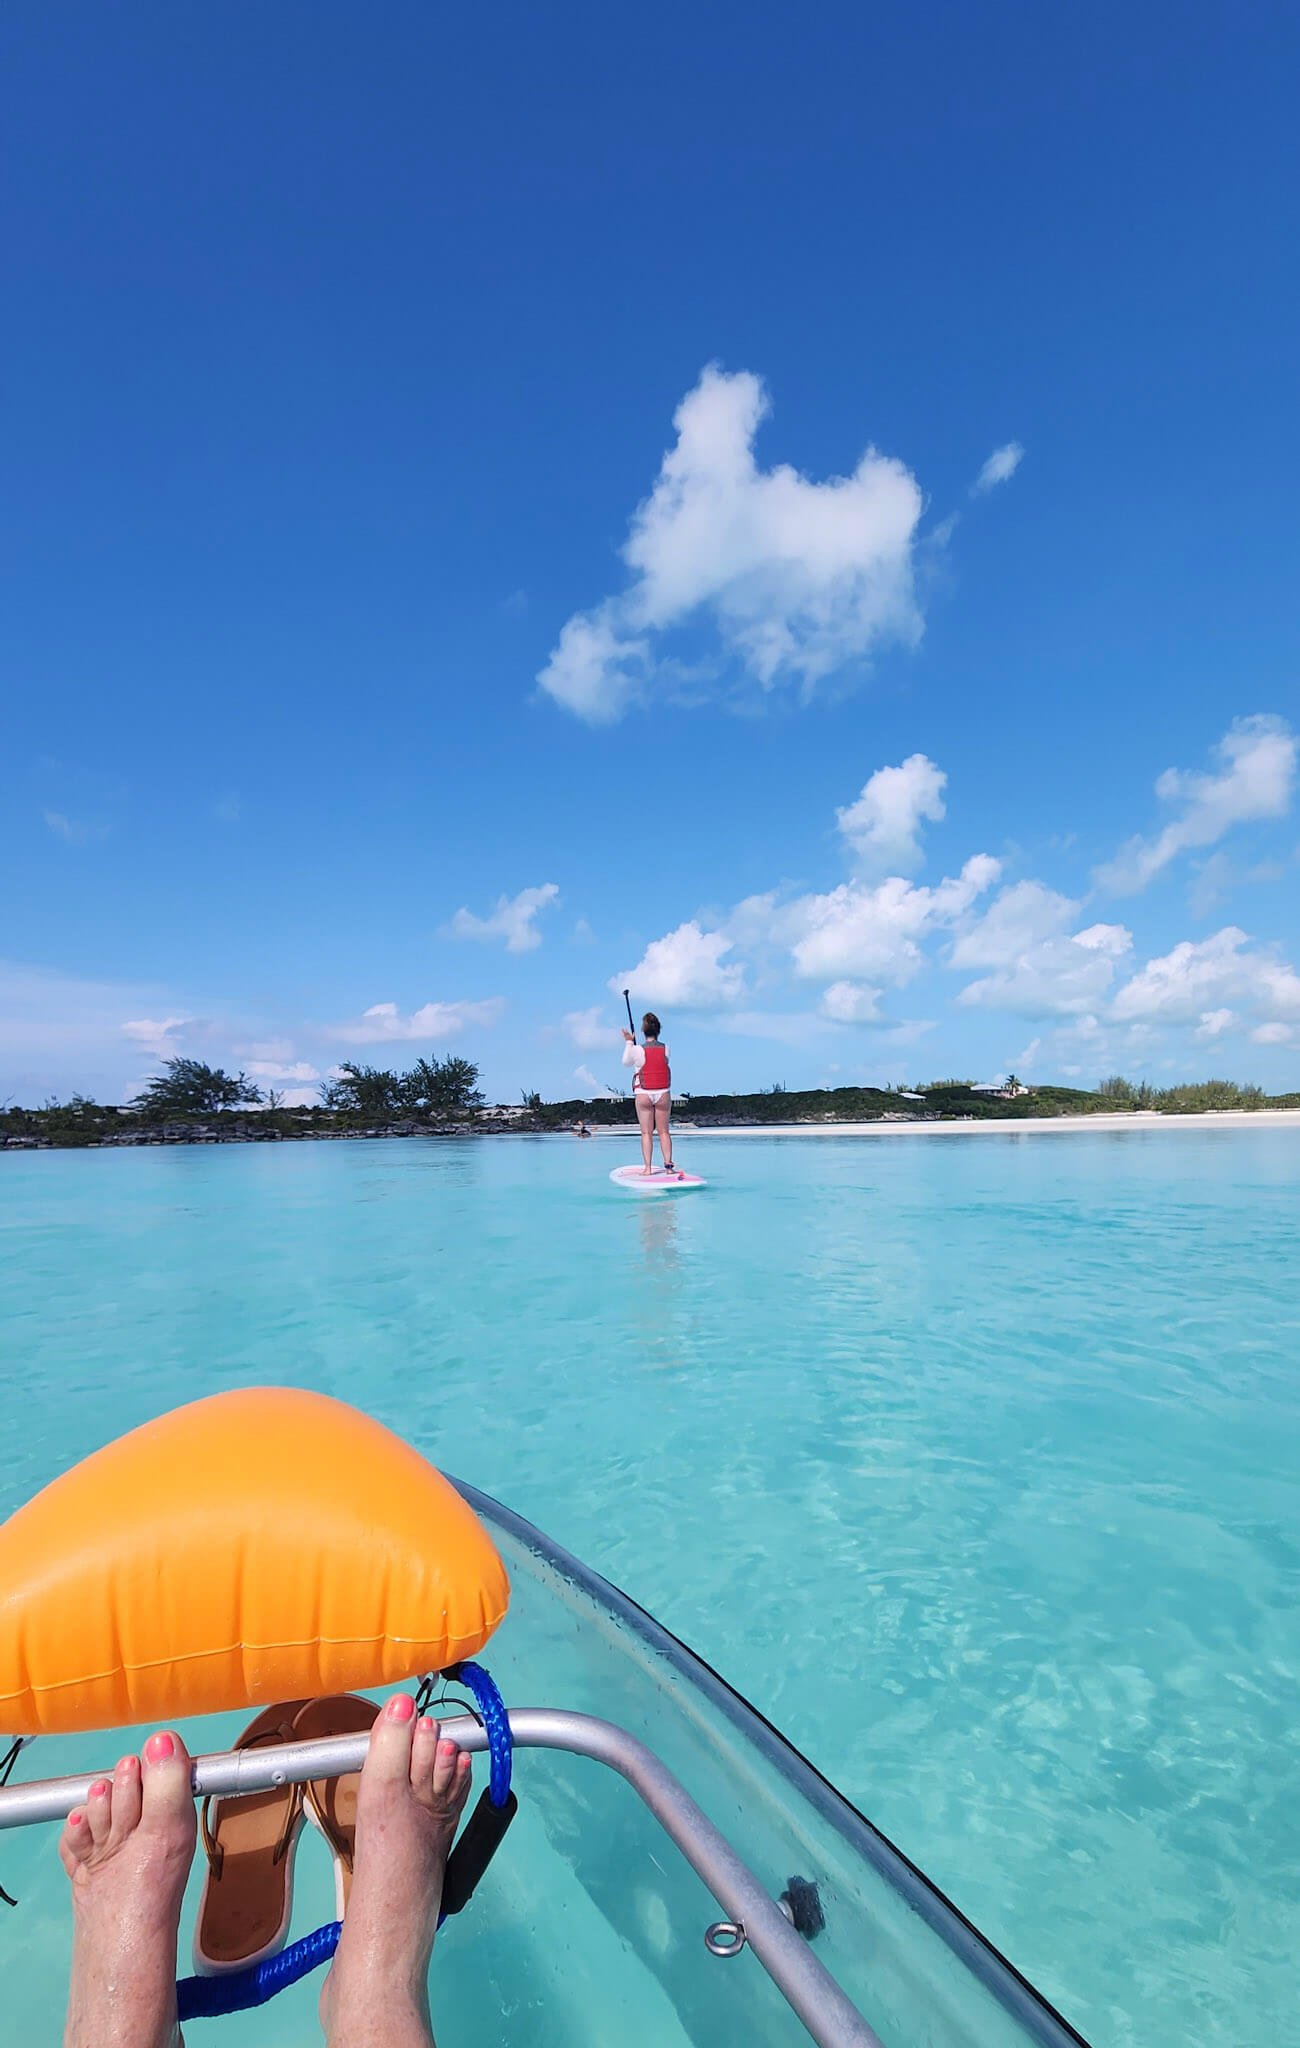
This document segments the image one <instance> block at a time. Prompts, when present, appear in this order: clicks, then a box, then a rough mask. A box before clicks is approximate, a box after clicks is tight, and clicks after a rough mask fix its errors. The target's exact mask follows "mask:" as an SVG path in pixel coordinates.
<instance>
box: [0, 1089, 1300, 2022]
mask: <svg viewBox="0 0 1300 2048" xmlns="http://www.w3.org/2000/svg"><path fill="white" fill-rule="evenodd" d="M621 1156H622V1154H621V1152H620V1151H619V1149H618V1146H617V1144H616V1143H614V1142H611V1141H599V1142H595V1143H592V1144H590V1145H579V1144H577V1143H576V1142H574V1141H571V1140H567V1139H566V1140H559V1139H557V1140H540V1141H530V1140H487V1141H477V1142H468V1143H457V1142H456V1141H445V1142H439V1141H427V1142H422V1141H414V1140H413V1141H390V1142H387V1143H355V1144H329V1145H297V1146H290V1145H286V1146H279V1147H269V1146H268V1147H265V1148H237V1147H231V1148H223V1149H220V1150H217V1149H206V1148H204V1149H199V1148H195V1149H188V1148H186V1149H167V1150H157V1151H145V1152H125V1153H114V1152H105V1153H77V1154H63V1155H48V1154H47V1155H35V1156H32V1155H19V1156H12V1155H11V1156H9V1157H6V1158H4V1159H3V1160H0V1343H2V1344H3V1363H2V1364H0V1385H2V1386H3V1390H4V1393H5V1397H6V1406H7V1414H8V1426H7V1428H6V1431H5V1434H4V1438H3V1447H2V1448H0V1508H2V1509H4V1510H5V1511H6V1512H7V1511H8V1510H9V1509H11V1508H12V1507H14V1506H16V1505H17V1504H18V1502H19V1501H21V1500H22V1499H24V1498H25V1497H26V1496H27V1495H28V1494H29V1493H30V1492H31V1491H33V1490H34V1489H35V1488H36V1487H37V1486H38V1485H40V1484H42V1483H43V1482H44V1481H45V1480H46V1479H48V1478H50V1477H51V1476H52V1475H53V1474H54V1473H55V1472H57V1471H59V1470H61V1469H62V1468H63V1467H64V1466H66V1465H67V1464H68V1463H69V1462H71V1461H72V1460H73V1459H74V1458H76V1457H79V1456H81V1455H82V1454H83V1453H85V1452H87V1451H89V1450H91V1449H93V1448H94V1447H95V1446H96V1445H98V1444H100V1443H101V1442H103V1441H105V1440H106V1439H107V1438H108V1437H110V1436H112V1435H115V1434H117V1433H119V1432H120V1431H121V1430H123V1429H126V1428H129V1427H130V1426H132V1425H133V1424H134V1423H137V1422H139V1421H141V1420H143V1419H144V1418H146V1417H147V1416H149V1415H152V1414H154V1413H156V1412H157V1411H158V1410H159V1409H161V1408H164V1407H168V1406H171V1405H173V1404H175V1403H176V1402H179V1401H182V1400H186V1399H190V1398H193V1397H195V1396H197V1395H199V1394H203V1393H208V1392H212V1391H215V1390H216V1389H219V1388H222V1387H227V1386H233V1385H240V1384H246V1383H249V1382H255V1381H266V1380H283V1381H289V1382H294V1383H297V1384H302V1385H307V1386H315V1387H320V1388H322V1389H324V1390H326V1391H328V1392H330V1393H334V1394H338V1395H340V1396H343V1397H344V1398H347V1399H350V1400H353V1401H355V1402H357V1403H359V1404H361V1405H362V1406H364V1407H367V1408H369V1409H371V1410H372V1411H373V1412H375V1413H376V1414H378V1415H380V1416H381V1417H383V1418H384V1419H385V1420H387V1421H388V1422H389V1423H391V1424H392V1425H393V1426H395V1427H396V1428H398V1429H400V1430H402V1431H403V1432H404V1433H405V1434H406V1435H408V1436H410V1437H411V1438H412V1440H413V1441H414V1442H416V1443H417V1444H419V1445H420V1446H421V1447H422V1448H423V1449H424V1450H426V1451H427V1452H428V1453H429V1454H430V1455H431V1456H433V1457H435V1458H436V1459H437V1460H438V1461H439V1462H441V1463H443V1464H445V1465H446V1466H447V1467H449V1468H450V1469H451V1470H453V1471H456V1472H459V1473H461V1474H462V1475H463V1476H464V1477H466V1478H469V1479H472V1480H473V1481H474V1482H475V1483H476V1484H478V1485H480V1486H483V1487H485V1488H486V1489H487V1490H488V1491H490V1492H493V1493H497V1494H499V1495H500V1496H501V1497H503V1498H504V1499H506V1500H507V1501H509V1502H510V1503H511V1504H512V1505H513V1506H515V1507H516V1508H518V1509H519V1510H520V1511H521V1512H522V1513H524V1514H526V1515H528V1516H530V1517H531V1518H533V1519H534V1520H536V1521H538V1522H539V1523H540V1524H541V1525H542V1526H543V1527H544V1528H546V1529H548V1530H549V1531H550V1532H551V1533H552V1534H553V1535H554V1536H555V1537H557V1538H558V1539H559V1540H560V1541H562V1542H564V1543H566V1544H568V1545H569V1546H570V1547H571V1548H573V1549H574V1550H576V1551H578V1552H579V1553H580V1554H581V1555H583V1556H584V1557H585V1558H586V1559H587V1560H588V1561H589V1562H590V1563H592V1564H593V1565H595V1566H596V1567H597V1568H599V1569H600V1570H602V1571H604V1572H606V1573H608V1574H609V1575H610V1576H611V1577H613V1578H614V1579H616V1580H618V1581H619V1582H620V1583H621V1584H623V1585H624V1586H625V1587H626V1588H627V1589H628V1590H629V1591H630V1592H631V1593H633V1594H634V1595H635V1596H636V1597H637V1598H638V1599H639V1600H641V1601H642V1602H643V1603H644V1604H645V1605H647V1606H648V1607H650V1608H652V1609H653V1610H654V1611H655V1612H656V1613H657V1614H658V1615H659V1616H660V1617H661V1619H663V1620H664V1621H665V1622H666V1623H667V1624H668V1625H669V1626H670V1627H672V1628H673V1629H675V1630H676V1631H678V1632H679V1633H680V1634H682V1635H684V1636H685V1637H686V1638H687V1640H689V1641H690V1642H692V1643H693V1644H694V1645H695V1646H696V1647H697V1648H698V1649H699V1650H700V1651H701V1652H702V1654H703V1655H705V1656H706V1657H707V1658H708V1659H709V1660H710V1661H711V1662H713V1663H715V1664H716V1665H717V1666H718V1667H719V1668H720V1669H721V1670H723V1671H724V1672H725V1673H726V1674H727V1676H728V1677H730V1678H731V1679H732V1680H733V1682H734V1683H736V1684H737V1685H738V1686H740V1687H741V1688H742V1689H743V1690H744V1691H746V1692H748V1693H749V1694H750V1696H751V1697H752V1698H753V1699H754V1700H755V1701H756V1703H757V1704H759V1705H760V1706H761V1707H763V1708H764V1710H765V1711H767V1712H768V1713H770V1714H771V1716H772V1717H773V1718H774V1719H775V1720H776V1721H778V1722H779V1723H780V1724H781V1725H782V1726H784V1727H785V1728H786V1729H787V1731H788V1732H789V1733H790V1734H791V1736H792V1737H793V1738H794V1739H795V1740H796V1741H797V1742H798V1743H799V1744H800V1746H801V1747H802V1748H804V1749H805V1750H806V1751H807V1752H808V1753H809V1754H810V1755H811V1757H812V1758H813V1759H814V1761H815V1762H817V1763H818V1764H819V1765H820V1766H821V1767H822V1768H823V1769H824V1770H825V1771H827V1772H828V1774H829V1775H830V1776H832V1777H833V1778H835V1779H836V1780H837V1782H839V1783H840V1784H841V1785H842V1786H843V1787H844V1789H845V1790H846V1791H847V1792H848V1793H849V1794H850V1795H851V1796H852V1797H853V1798H854V1799H855V1800H856V1801H857V1802H858V1804H860V1805H861V1806H862V1807H863V1808H864V1809H865V1810H866V1811H867V1812H868V1813H869V1814H870V1815H871V1816H872V1818H873V1819H875V1820H876V1821H877V1822H878V1823H879V1824H880V1825H881V1826H882V1827H883V1828H885V1830H886V1831H887V1832H888V1833H889V1834H891V1835H892V1836H893V1837H894V1839H895V1840H896V1841H897V1842H898V1843H899V1844H900V1846H902V1847H903V1848H904V1849H905V1850H906V1851H907V1852H908V1853H909V1854H910V1855H911V1856H912V1857H913V1858H914V1859H915V1860H916V1861H918V1862H919V1863H921V1864H922V1866H923V1867H924V1868H925V1869H926V1870H927V1871H928V1872H929V1873H930V1874H931V1876H933V1877H934V1878H935V1879H936V1880H937V1881H938V1882H939V1883H940V1884H941V1885H943V1887H944V1888H945V1889H946V1890H947V1891H948V1892H949V1893H950V1894H951V1895H952V1896H953V1897H954V1898H955V1900H956V1902H957V1903H958V1904H959V1905H960V1906H961V1907H962V1908H963V1910H964V1911H965V1912H967V1913H968V1914H969V1915H970V1916H971V1918H973V1919H974V1920H975V1921H976V1922H977V1923H978V1924H979V1925H981V1926H982V1927H983V1928H984V1929H985V1930H986V1931H987V1932H988V1933H989V1934H990V1935H991V1936H992V1938H993V1939H994V1940H995V1941H997V1942H998V1944H999V1945H1000V1946H1001V1947H1003V1948H1004V1949H1005V1950H1006V1951H1007V1952H1008V1953H1009V1954H1010V1955H1011V1956H1012V1958H1013V1960H1015V1961H1016V1962H1017V1963H1018V1964H1019V1965H1020V1967H1021V1968H1022V1969H1024V1970H1025V1971H1026V1973H1027V1974H1028V1975H1030V1976H1031V1977H1032V1978H1033V1979H1034V1980H1035V1981H1036V1982H1037V1983H1039V1984H1040V1986H1041V1988H1042V1989H1043V1990H1044V1991H1045V1992H1046V1993H1047V1994H1048V1995H1049V1996H1050V1997H1051V1998H1052V1999H1053V2000H1054V2001H1055V2002H1056V2003H1057V2004H1059V2005H1060V2006H1061V2008H1062V2009H1063V2011H1064V2012H1065V2013H1066V2014H1067V2016H1069V2017H1070V2018H1071V2019H1073V2020H1074V2022H1075V2023H1076V2025H1078V2026H1079V2027H1080V2028H1081V2029H1082V2030H1083V2031H1084V2032H1085V2033H1087V2034H1089V2035H1091V2036H1092V2037H1093V2039H1094V2040H1095V2041H1096V2043H1097V2044H1098V2048H1102V2044H1109V2043H1116V2044H1128V2043H1134V2044H1136V2043H1138V2042H1142V2043H1147V2044H1159V2048H1164V2044H1173V2043H1175V2042H1178V2043H1182V2042H1185V2041H1187V2040H1189V2039H1196V2040H1197V2041H1198V2042H1199V2043H1202V2044H1225V2048H1226V2044H1228V2043H1232V2044H1234V2048H1254V2044H1260V2048H1262V2044H1264V2043H1266V2042H1267V2043H1274V2042H1277V2041H1280V2040H1283V2039H1287V2038H1294V2037H1295V2032H1296V2024H1297V2023H1296V2019H1295V2014H1296V2009H1297V2004H1298V2003H1300V1963H1298V1962H1297V1956H1298V1955H1300V1848H1298V1846H1297V1845H1298V1843H1300V1827H1298V1825H1297V1819H1296V1816H1297V1813H1298V1812H1300V1745H1298V1743H1297V1717H1296V1698H1297V1690H1298V1687H1297V1680H1298V1678H1300V1618H1298V1617H1300V1606H1298V1604H1297V1595H1298V1593H1300V1571H1298V1566H1300V1478H1298V1477H1297V1475H1298V1474H1300V1374H1298V1372H1297V1366H1298V1364H1300V1259H1298V1258H1297V1217H1298V1216H1300V1201H1298V1197H1300V1141H1298V1140H1297V1134H1296V1133H1294V1132H1292V1131H1289V1130H1272V1129H1260V1130H1252V1131H1246V1132H1236V1131H1232V1132H1229V1131H1225V1130H1215V1129H1213V1128H1206V1129H1204V1130H1195V1131H1191V1132H1185V1131H1177V1132H1174V1131H1167V1130H1166V1131H1160V1130H1154V1131H1153V1130H1146V1129H1144V1130H1141V1131H1133V1132H1124V1133H1121V1134H1117V1135H1110V1134H1102V1133H1095V1134H1094V1133H1088V1134H1082V1135H1074V1134H1057V1135H1047V1136H1037V1135H1031V1134H1023V1133H1022V1134H1016V1133H1007V1132H997V1133H981V1134H978V1135H972V1136H964V1135H963V1136H960V1137H942V1136H940V1137H926V1138H891V1139H885V1140H879V1141H872V1140H853V1139H808V1140H792V1139H752V1138H746V1139H739V1138H730V1139H728V1138H709V1139H698V1140H695V1141H694V1142H692V1143H691V1145H690V1147H689V1150H688V1148H687V1145H686V1142H685V1140H683V1158H684V1160H685V1162H686V1163H687V1164H688V1165H691V1166H695V1167H699V1168H700V1170H702V1171H704V1172H705V1173H707V1174H708V1175H709V1177H710V1179H711V1180H712V1182H713V1185H712V1187H711V1188H710V1189H709V1191H708V1192H706V1193H704V1194H700V1195H695V1196H687V1197H679V1198H672V1197H667V1198H664V1199H663V1200H661V1201H655V1202H650V1201H644V1200H635V1199H633V1198H632V1197H630V1196H623V1195H621V1194H619V1193H618V1191H616V1190H615V1189H613V1188H611V1187H610V1186H609V1183H608V1180H607V1175H608V1172H609V1170H610V1167H611V1166H612V1165H613V1164H614V1163H615V1162H616V1160H617V1159H618V1158H620V1157H621ZM563 1703H564V1702H563V1701H556V1702H554V1704H563ZM39 1755H40V1752H39V1751H38V1752H37V1753H36V1757H34V1758H33V1767H34V1768H35V1767H38V1766H37V1758H39ZM87 1761H88V1762H97V1761H100V1759H98V1757H96V1758H93V1759H92V1758H87ZM46 1767H47V1768H48V1767H49V1766H48V1763H47V1766H46ZM16 1845H21V1848H20V1849H16ZM2 1846H3V1856H4V1863H3V1866H0V1879H5V1878H7V1877H9V1874H10V1873H12V1872H13V1870H14V1868H15V1857H16V1854H17V1856H18V1859H19V1860H21V1854H22V1853H30V1849H29V1845H28V1844H27V1843H26V1842H24V1841H23V1838H12V1837H11V1838H9V1840H8V1841H7V1842H5V1843H4V1844H3V1845H2ZM41 1853H42V1855H45V1856H48V1855H50V1854H52V1848H51V1847H50V1846H49V1845H47V1844H44V1843H43V1844H42V1845H41ZM9 1881H11V1882H12V1878H10V1879H9ZM42 1896H44V1894H42ZM55 1897H56V1895H55V1893H53V1892H52V1891H51V1892H50V1894H49V1899H50V1900H51V1901H53V1900H54V1899H55ZM50 1921H51V1913H50V1912H42V1913H41V1914H39V1915H37V1916H36V1917H35V1918H32V1919H29V1920H28V1922H27V1923H26V1927H25V1931H24V1932H23V1953H24V1959H25V1960H29V1959H31V1957H32V1943H33V1940H35V1942H36V1945H37V1949H38V1950H39V1948H40V1945H41V1943H42V1942H43V1941H45V1942H48V1943H50V1944H53V1943H54V1941H55V1935H54V1932H53V1931H52V1928H51V1925H50ZM18 1925H19V1923H18V1922H17V1921H16V1920H15V1921H12V1922H9V1921H6V1922H4V1923H0V1940H8V1941H13V1940H15V1939H16V1938H17V1937H16V1935H15V1929H16V1928H17V1927H18ZM54 1953H55V1950H54V1948H53V1946H51V1948H50V1954H51V1955H53V1954H54ZM36 1960H37V1962H38V1964H39V1961H40V1957H39V1954H38V1955H37V1958H36ZM258 2024H259V2022H257V2021H256V2020H250V2021H249V2022H247V2023H235V2024H234V2025H233V2026H232V2025H231V2024H230V2023H228V2024H227V2027H226V2028H225V2029H224V2030H223V2032H222V2034H221V2037H220V2038H222V2039H223V2040H225V2041H226V2042H227V2043H228V2044H230V2048H244V2044H245V2042H247V2043H249V2044H252V2043H255V2042H257V2041H259V2040H261V2039H263V2038H269V2037H267V2036H265V2035H263V2034H260V2033H259V2032H258V2031H257V2027H258ZM214 2038H215V2036H214Z"/></svg>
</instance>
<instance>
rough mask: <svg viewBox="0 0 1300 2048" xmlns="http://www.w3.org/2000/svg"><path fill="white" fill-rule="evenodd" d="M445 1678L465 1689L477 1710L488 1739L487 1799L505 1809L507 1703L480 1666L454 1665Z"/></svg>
mask: <svg viewBox="0 0 1300 2048" xmlns="http://www.w3.org/2000/svg"><path fill="white" fill-rule="evenodd" d="M447 1676H448V1678H452V1679H454V1680H455V1682H456V1684H457V1685H463V1686H464V1688H465V1690H466V1692H467V1693H469V1695H470V1696H471V1698H472V1699H473V1701H474V1704H475V1706H476V1707H477V1708H478V1711H479V1718H480V1719H481V1720H482V1723H483V1728H484V1731H485V1733H486V1735H487V1739H488V1798H489V1799H490V1800H491V1801H492V1804H493V1805H494V1806H504V1805H505V1803H506V1801H507V1799H508V1798H509V1797H510V1770H511V1765H512V1763H513V1760H514V1753H515V1745H514V1738H513V1737H512V1735H511V1733H510V1716H509V1715H508V1714H507V1712H506V1703H505V1701H504V1700H503V1699H502V1697H501V1695H500V1693H499V1692H498V1691H497V1689H496V1686H495V1684H494V1683H493V1681H492V1679H491V1678H489V1676H488V1674H487V1672H486V1671H485V1670H484V1669H483V1666H482V1665H481V1664H453V1665H451V1666H450V1668H449V1669H448V1672H447Z"/></svg>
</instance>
